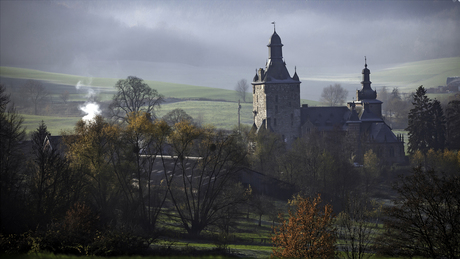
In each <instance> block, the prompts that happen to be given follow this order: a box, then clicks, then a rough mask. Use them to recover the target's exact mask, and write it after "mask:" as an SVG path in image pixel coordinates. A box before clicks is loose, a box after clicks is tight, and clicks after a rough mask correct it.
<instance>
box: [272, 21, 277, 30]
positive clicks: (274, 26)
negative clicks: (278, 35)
mask: <svg viewBox="0 0 460 259" xmlns="http://www.w3.org/2000/svg"><path fill="white" fill-rule="evenodd" d="M272 24H273V31H276V28H275V22H274V21H273V22H272Z"/></svg>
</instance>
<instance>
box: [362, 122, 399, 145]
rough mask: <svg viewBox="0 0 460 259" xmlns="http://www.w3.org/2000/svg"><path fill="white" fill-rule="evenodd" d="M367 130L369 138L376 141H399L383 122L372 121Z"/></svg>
mask: <svg viewBox="0 0 460 259" xmlns="http://www.w3.org/2000/svg"><path fill="white" fill-rule="evenodd" d="M368 132H369V137H370V138H371V140H372V141H374V142H377V143H384V142H387V143H392V142H400V141H399V140H398V138H397V137H396V135H395V134H394V133H393V131H391V129H390V127H389V126H388V125H387V124H385V123H384V122H376V123H372V124H371V125H370V127H369V130H368Z"/></svg>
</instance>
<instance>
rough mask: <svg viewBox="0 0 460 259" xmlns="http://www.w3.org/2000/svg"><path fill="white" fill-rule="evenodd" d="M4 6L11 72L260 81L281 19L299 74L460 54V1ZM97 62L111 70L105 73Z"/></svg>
mask: <svg viewBox="0 0 460 259" xmlns="http://www.w3.org/2000/svg"><path fill="white" fill-rule="evenodd" d="M0 5H1V18H0V19H1V20H0V22H1V24H0V26H1V27H0V29H1V34H0V51H1V57H0V64H1V65H2V66H18V67H27V68H35V69H42V70H50V71H56V72H66V73H74V74H82V73H83V74H91V75H94V76H112V75H104V74H97V73H96V72H95V71H106V72H107V71H112V70H115V68H116V67H117V66H118V68H119V69H121V70H123V69H125V68H124V66H127V67H131V68H133V66H134V64H137V65H139V64H140V65H141V66H143V68H144V70H148V69H145V67H146V66H149V63H155V64H156V65H158V64H162V63H164V64H177V65H178V66H179V65H184V66H195V67H208V68H209V67H213V68H215V67H222V68H224V67H239V68H244V69H246V70H247V74H248V75H250V76H252V74H253V71H254V70H253V69H255V68H257V67H261V66H263V65H264V63H265V59H266V58H267V48H266V45H267V43H268V39H269V37H270V35H271V33H272V32H273V28H272V27H271V25H270V23H271V21H276V28H277V32H278V33H279V35H280V36H281V38H282V41H283V43H284V45H285V48H284V49H283V51H284V53H283V54H284V57H285V59H286V62H287V64H288V67H289V69H290V70H293V66H297V67H298V68H299V69H300V70H302V69H307V70H317V71H322V70H330V69H331V67H350V70H352V71H355V70H356V67H359V68H361V67H360V66H361V65H362V63H363V57H364V55H367V56H368V57H369V59H370V60H372V61H374V62H375V63H374V64H396V63H402V62H409V61H417V60H423V59H432V58H441V57H451V56H460V48H459V47H458V46H459V42H460V33H458V32H459V31H460V25H459V20H460V2H453V1H452V0H446V1H434V2H433V1H300V0H299V1H295V0H291V1H262V0H260V1H256V0H254V1H238V0H228V1H187V0H184V1H0ZM128 61H129V62H128ZM127 62H128V63H129V66H128V65H127V64H128V63H127ZM94 64H100V65H101V66H104V67H105V69H99V70H97V69H96V68H95V65H94ZM120 64H121V65H120ZM131 71H136V70H134V69H133V70H131ZM131 71H130V73H131ZM139 71H140V68H139ZM234 71H236V70H234ZM182 73H185V72H183V71H182ZM193 73H194V74H196V73H195V72H193ZM217 73H219V72H216V75H215V76H216V77H217ZM227 73H229V74H231V71H229V70H227ZM96 74H97V75H96ZM123 76H126V75H123ZM243 76H244V75H242V76H241V77H243ZM150 79H155V78H150ZM248 79H249V78H248ZM229 80H233V78H232V79H229ZM235 81H236V80H235ZM191 83H193V82H191ZM232 84H233V83H232Z"/></svg>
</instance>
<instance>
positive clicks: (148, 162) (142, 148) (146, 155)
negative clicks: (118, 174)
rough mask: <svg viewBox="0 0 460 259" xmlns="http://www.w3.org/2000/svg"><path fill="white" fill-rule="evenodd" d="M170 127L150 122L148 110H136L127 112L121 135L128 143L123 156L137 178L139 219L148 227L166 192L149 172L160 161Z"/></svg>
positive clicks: (153, 225) (151, 172)
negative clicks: (126, 119) (155, 182)
mask: <svg viewBox="0 0 460 259" xmlns="http://www.w3.org/2000/svg"><path fill="white" fill-rule="evenodd" d="M170 131H171V129H170V127H169V126H168V124H167V123H166V122H165V121H163V120H161V121H160V120H157V121H155V122H154V123H152V121H150V117H149V116H148V114H147V113H145V112H139V113H130V114H129V116H128V125H127V126H126V128H125V129H124V133H123V136H122V138H123V140H124V141H123V143H122V144H124V145H126V146H129V147H131V148H128V152H127V153H128V154H127V155H126V156H125V158H126V162H128V163H132V164H134V165H133V167H132V168H133V170H132V174H131V175H135V177H134V179H135V180H136V181H137V186H136V189H137V199H138V200H137V201H138V202H137V203H138V205H139V206H138V208H139V212H140V213H139V214H140V217H141V222H142V223H143V226H144V228H146V229H148V230H150V231H152V230H153V229H154V228H155V225H156V221H157V219H158V216H159V214H160V212H161V208H162V207H163V204H164V203H165V201H166V197H167V194H168V192H167V188H166V187H165V186H161V184H160V185H154V184H152V181H153V179H152V174H153V172H154V169H155V166H156V165H157V164H158V165H159V164H161V163H160V162H159V161H158V160H160V159H157V158H158V157H161V155H162V151H163V149H164V148H165V146H166V141H167V136H168V135H169V133H170ZM129 149H131V150H132V152H129ZM133 156H134V157H133ZM116 171H117V170H116ZM128 179H129V178H128ZM127 183H128V184H130V182H127ZM126 187H127V188H129V186H126Z"/></svg>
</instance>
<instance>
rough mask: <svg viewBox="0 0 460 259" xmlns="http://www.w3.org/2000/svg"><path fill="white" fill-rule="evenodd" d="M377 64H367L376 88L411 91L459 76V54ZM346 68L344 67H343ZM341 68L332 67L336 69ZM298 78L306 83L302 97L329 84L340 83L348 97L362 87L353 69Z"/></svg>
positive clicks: (314, 94) (316, 96)
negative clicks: (391, 63) (384, 64)
mask: <svg viewBox="0 0 460 259" xmlns="http://www.w3.org/2000/svg"><path fill="white" fill-rule="evenodd" d="M375 66H376V64H372V63H371V64H369V69H370V70H371V81H372V87H373V88H374V89H377V92H378V90H379V89H380V88H381V87H382V86H387V87H390V88H393V87H397V88H398V89H399V90H400V91H401V92H413V91H415V89H416V88H417V87H419V86H420V85H423V86H424V87H425V88H431V87H437V86H440V85H445V84H446V79H447V77H451V76H460V57H453V58H440V59H431V60H423V61H417V62H409V63H403V64H398V65H392V66H389V67H387V68H382V69H376V68H375ZM347 69H348V70H349V68H343V70H347ZM337 70H340V69H335V71H337ZM301 75H304V77H302V76H301V78H300V79H301V81H302V83H303V84H305V85H307V86H308V87H306V88H305V90H303V92H302V93H301V94H302V97H303V98H307V99H319V97H320V96H321V91H322V89H323V88H324V87H326V86H328V85H331V84H341V85H342V87H344V88H345V89H347V90H348V92H349V94H348V99H349V100H350V101H351V99H352V98H353V97H354V96H355V93H356V90H357V89H359V88H361V84H360V83H361V80H362V75H361V71H360V70H357V71H356V72H353V73H348V72H347V73H343V74H340V73H334V72H332V73H322V74H308V73H304V74H301Z"/></svg>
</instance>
